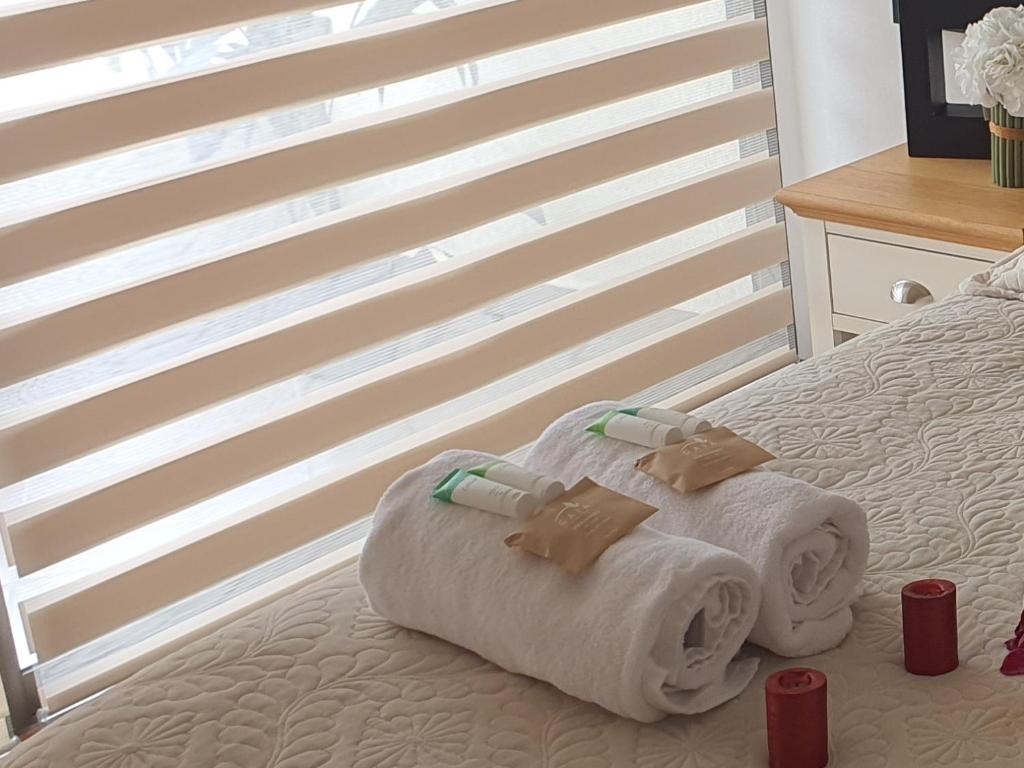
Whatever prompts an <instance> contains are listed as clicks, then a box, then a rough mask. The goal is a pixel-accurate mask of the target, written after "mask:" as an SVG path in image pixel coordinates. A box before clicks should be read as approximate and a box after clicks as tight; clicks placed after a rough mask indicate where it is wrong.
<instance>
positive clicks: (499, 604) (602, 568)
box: [359, 451, 759, 722]
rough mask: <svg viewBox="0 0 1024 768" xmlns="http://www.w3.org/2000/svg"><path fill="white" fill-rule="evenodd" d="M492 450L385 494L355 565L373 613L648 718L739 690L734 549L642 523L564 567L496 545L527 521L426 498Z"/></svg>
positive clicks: (748, 608)
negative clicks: (576, 569)
mask: <svg viewBox="0 0 1024 768" xmlns="http://www.w3.org/2000/svg"><path fill="white" fill-rule="evenodd" d="M489 459H493V457H492V456H487V455H485V454H480V453H471V452H467V451H448V452H446V453H443V454H441V455H440V456H438V457H437V458H435V459H433V460H432V461H430V462H429V463H428V464H426V465H424V466H422V467H420V468H418V469H415V470H413V471H411V472H409V473H407V474H406V475H404V476H403V477H401V478H400V479H399V480H398V481H396V482H395V483H394V484H393V485H392V486H391V488H389V489H388V491H387V493H385V494H384V497H383V498H382V499H381V501H380V504H379V505H378V507H377V511H376V514H375V516H374V519H373V530H372V531H371V533H370V536H369V538H368V539H367V541H366V546H365V548H364V549H363V554H362V557H361V559H360V566H359V575H360V579H361V580H362V583H363V588H364V589H365V590H366V594H367V596H368V597H369V600H370V604H371V606H372V607H373V609H374V610H375V611H377V612H378V613H379V614H380V615H382V616H384V617H385V618H387V619H390V620H391V621H393V622H395V623H396V624H400V625H402V626H405V627H410V628H412V629H417V630H420V631H422V632H427V633H430V634H432V635H436V636H437V637H440V638H442V639H444V640H448V641H449V642H452V643H455V644H456V645H461V646H463V647H465V648H468V649H469V650H471V651H473V652H474V653H477V654H478V655H480V656H482V657H484V658H485V659H488V660H490V661H492V662H494V663H495V664H498V665H499V666H501V667H504V668H505V669H507V670H509V671H511V672H516V673H521V674H524V675H529V676H531V677H535V678H538V679H540V680H545V681H547V682H549V683H551V684H552V685H554V686H556V687H558V688H560V689H561V690H563V691H565V692H566V693H568V694H571V695H573V696H576V697H577V698H580V699H584V700H586V701H591V702H594V703H596V704H599V705H601V706H602V707H604V708H605V709H608V710H610V711H612V712H616V713H618V714H620V715H623V716H625V717H629V718H632V719H634V720H639V721H642V722H653V721H655V720H660V719H661V718H663V717H665V716H666V715H670V714H694V713H698V712H704V711H707V710H709V709H711V708H713V707H715V706H718V705H719V704H722V703H723V702H725V701H728V700H729V699H731V698H733V697H734V696H736V695H738V694H739V693H740V692H741V691H743V689H744V688H745V687H746V686H747V684H748V683H749V682H750V680H751V678H752V677H753V675H754V673H755V671H756V669H757V660H756V659H754V658H748V659H743V660H735V659H734V657H735V655H736V653H737V651H738V650H739V648H740V646H741V645H742V644H743V641H744V639H745V638H746V636H747V634H748V633H749V632H750V628H751V626H753V623H754V620H755V618H756V616H757V612H758V602H759V593H758V588H757V578H756V576H755V574H754V572H753V570H752V569H751V568H750V566H749V565H747V564H746V563H745V562H744V561H743V559H742V558H740V557H738V556H737V555H735V554H733V553H732V552H727V551H725V550H723V549H720V548H718V547H715V546H712V545H710V544H705V543H703V542H698V541H693V540H691V539H685V538H678V537H675V536H668V535H666V534H663V533H659V532H657V531H653V530H651V529H649V528H647V527H646V526H644V525H640V526H639V527H637V528H636V529H635V530H634V531H632V532H631V533H629V534H627V535H626V536H624V537H623V538H622V539H620V540H619V541H617V542H616V543H614V544H612V545H611V546H610V547H609V548H608V549H607V550H606V551H605V552H604V553H603V554H602V555H601V556H600V557H599V558H598V559H597V560H596V561H595V562H594V564H593V565H592V566H590V568H588V569H587V570H586V571H584V572H583V573H582V574H580V575H579V576H575V577H573V576H569V575H567V574H566V573H565V572H564V571H563V570H562V569H561V568H560V567H559V566H558V565H556V564H555V563H552V562H550V561H548V560H545V559H543V558H540V557H536V556H533V555H529V554H527V553H524V552H522V551H520V550H517V549H510V548H508V547H506V546H505V545H504V543H503V540H504V538H505V537H506V536H508V535H509V534H511V533H513V532H515V531H516V530H518V529H519V527H520V525H521V523H519V522H517V521H515V520H510V519H508V518H504V517H499V516H497V515H491V514H486V513H483V512H479V511H477V510H473V509H470V508H469V507H464V506H461V505H458V504H447V503H445V502H441V501H436V500H434V499H431V498H430V492H431V490H432V489H433V487H434V485H435V484H436V483H437V481H438V480H439V479H440V478H442V477H444V475H446V474H447V473H448V472H449V471H450V470H451V469H452V468H454V467H472V466H474V465H477V464H480V463H482V462H483V461H486V460H489Z"/></svg>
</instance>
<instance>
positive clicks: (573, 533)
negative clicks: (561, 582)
mask: <svg viewBox="0 0 1024 768" xmlns="http://www.w3.org/2000/svg"><path fill="white" fill-rule="evenodd" d="M657 511H658V510H657V509H656V508H655V507H652V506H649V505H647V504H643V503H641V502H639V501H636V500H635V499H631V498H629V497H628V496H623V495H622V494H619V493H615V492H614V491H610V490H608V489H607V488H603V487H602V486H600V485H598V484H597V483H595V482H594V481H593V480H591V479H590V478H584V479H583V480H581V481H580V482H578V483H577V484H576V485H574V486H573V487H572V488H570V489H569V490H568V491H566V492H565V493H563V494H562V495H561V496H559V497H558V498H557V499H555V500H554V501H552V502H550V503H549V504H546V505H545V506H544V507H543V508H542V509H541V510H540V511H539V512H538V513H537V514H535V515H534V516H533V517H531V518H530V519H529V520H527V521H526V524H525V525H524V526H523V530H521V531H518V532H516V533H513V534H512V535H510V536H508V537H507V538H506V539H505V544H506V545H507V546H509V547H518V548H520V549H522V550H524V551H526V552H530V553H531V554H534V555H538V556H540V557H543V558H546V559H547V560H551V561H552V562H555V563H558V564H559V565H560V566H562V568H564V569H565V570H566V571H568V572H569V573H570V574H572V575H574V576H575V575H578V574H580V573H582V572H583V571H584V570H586V569H587V567H588V566H589V565H590V564H591V563H593V562H594V561H595V560H596V559H597V558H598V557H599V556H600V555H601V553H602V552H604V551H605V550H606V549H608V547H610V546H611V545H612V544H614V543H615V542H616V541H618V540H619V539H621V538H622V537H623V536H625V535H626V534H627V533H629V532H630V531H632V530H633V529H634V528H636V527H637V526H638V525H640V523H642V522H643V521H644V520H646V519H647V518H648V517H650V516H651V515H653V514H654V513H655V512H657Z"/></svg>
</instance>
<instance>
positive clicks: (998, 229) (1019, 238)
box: [777, 145, 1024, 251]
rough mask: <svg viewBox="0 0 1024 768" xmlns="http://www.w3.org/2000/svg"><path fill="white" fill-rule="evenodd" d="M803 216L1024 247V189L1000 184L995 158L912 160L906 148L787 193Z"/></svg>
mask: <svg viewBox="0 0 1024 768" xmlns="http://www.w3.org/2000/svg"><path fill="white" fill-rule="evenodd" d="M777 199H778V201H779V202H780V203H782V204H783V205H785V206H787V207H789V208H792V209H793V211H795V212H796V213H797V214H799V215H800V216H804V217H806V218H809V219H823V220H827V221H834V222H837V223H841V224H852V225H854V226H859V227H868V228H870V229H882V230H886V231H889V232H898V233H901V234H905V235H915V236H918V237H927V238H931V239H933V240H944V241H947V242H953V243H962V244H964V245H974V246H979V247H981V248H992V249H994V250H998V251H1013V250H1015V249H1017V248H1019V247H1021V246H1022V245H1024V189H1003V188H1001V187H997V186H995V185H994V184H993V183H992V166H991V163H990V162H989V161H988V160H946V159H934V158H918V157H909V156H908V155H907V148H906V145H901V146H898V147H893V148H892V149H887V150H886V151H884V152H880V153H879V154H877V155H872V156H871V157H866V158H864V159H863V160H858V161H857V162H855V163H851V164H850V165H846V166H843V167H842V168H837V169H835V170H834V171H829V172H828V173H823V174H822V175H821V176H815V177H814V178H811V179H807V180H806V181H801V182H799V183H797V184H793V185H792V186H789V187H786V188H785V189H783V190H781V191H780V192H779V193H778V195H777Z"/></svg>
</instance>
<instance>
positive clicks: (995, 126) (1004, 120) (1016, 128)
mask: <svg viewBox="0 0 1024 768" xmlns="http://www.w3.org/2000/svg"><path fill="white" fill-rule="evenodd" d="M989 127H990V129H991V132H992V181H993V182H995V183H996V184H998V185H999V186H1000V187H1024V117H1014V116H1013V115H1011V114H1010V113H1009V112H1007V111H1006V108H1005V107H1003V105H1002V104H996V105H995V106H994V107H992V113H991V117H990V119H989Z"/></svg>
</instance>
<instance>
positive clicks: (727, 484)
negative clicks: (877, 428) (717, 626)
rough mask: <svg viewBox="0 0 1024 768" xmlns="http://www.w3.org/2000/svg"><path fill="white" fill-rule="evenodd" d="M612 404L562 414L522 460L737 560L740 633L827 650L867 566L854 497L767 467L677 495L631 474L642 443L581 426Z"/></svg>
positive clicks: (842, 628) (759, 640)
mask: <svg viewBox="0 0 1024 768" xmlns="http://www.w3.org/2000/svg"><path fill="white" fill-rule="evenodd" d="M618 407H621V404H620V403H613V402H601V403H594V404H592V405H587V406H584V407H583V408H580V409H578V410H576V411H573V412H571V413H569V414H566V415H565V416H563V417H562V418H561V419H559V420H558V421H556V422H555V423H554V424H552V425H551V426H550V427H548V429H547V430H546V431H545V432H544V434H543V435H541V438H540V439H539V440H538V441H537V442H536V443H535V444H534V446H533V448H532V449H531V451H530V453H529V455H528V456H527V457H526V460H525V462H524V463H525V464H526V466H528V467H530V468H531V469H533V470H534V471H536V472H544V473H545V474H547V475H550V476H552V477H557V478H558V479H559V480H561V481H562V482H563V483H565V484H566V486H567V487H568V486H570V485H571V484H572V483H575V482H576V481H578V480H579V479H580V478H582V477H584V476H587V477H590V478H591V479H593V480H594V481H595V482H597V483H599V484H601V485H603V486H605V487H606V488H610V489H611V490H613V491H618V492H619V493H621V494H624V495H626V496H630V497H632V498H634V499H636V500H638V501H642V502H644V503H645V504H650V505H651V506H652V507H657V508H658V512H656V513H655V514H654V515H653V516H652V517H650V518H648V520H647V522H646V523H645V524H646V525H648V526H649V527H651V528H654V529H656V530H659V531H662V532H664V533H670V534H673V535H676V536H689V537H692V538H695V539H700V540H701V541H706V542H708V543H710V544H715V545H717V546H719V547H722V548H724V549H728V550H731V551H733V552H736V553H738V554H739V555H741V556H742V557H744V558H745V559H746V560H747V561H748V562H749V563H750V564H751V565H752V566H753V567H754V570H755V571H756V572H757V574H758V577H759V579H760V582H761V595H762V597H761V613H760V616H758V619H757V623H756V624H755V625H754V629H753V631H752V632H751V635H750V640H751V642H754V643H756V644H758V645H760V646H762V647H764V648H767V649H769V650H771V651H774V652H775V653H777V654H779V655H781V656H809V655H811V654H814V653H820V652H821V651H825V650H828V649H830V648H834V647H835V646H836V645H838V644H839V643H840V642H842V640H843V638H844V637H846V635H847V633H849V631H850V628H851V627H852V625H853V612H852V611H851V609H850V606H851V604H852V603H853V601H854V600H855V599H856V597H857V594H858V589H859V585H860V581H861V577H862V576H863V575H864V568H865V566H866V565H867V556H868V530H867V520H866V518H865V515H864V511H863V510H862V509H861V508H860V507H859V506H858V505H857V504H855V503H854V502H852V501H850V500H849V499H845V498H843V497H842V496H837V495H835V494H832V493H827V492H825V491H822V490H820V489H818V488H815V487H814V486H812V485H808V484H807V483H804V482H802V481H800V480H795V479H793V478H790V477H787V476H785V475H781V474H778V473H776V472H769V471H759V470H755V471H751V472H746V473H743V474H741V475H737V476H735V477H732V478H730V479H728V480H725V481H723V482H721V483H718V484H716V485H713V486H710V487H708V488H705V489H703V490H700V491H694V492H692V493H688V494H681V493H679V492H678V491H676V490H675V489H673V488H672V487H671V486H669V485H667V484H665V483H662V482H660V481H658V480H655V479H654V478H652V477H650V476H648V475H646V474H644V473H643V472H640V471H639V470H637V469H636V468H635V467H634V462H635V461H636V459H638V458H640V457H641V456H644V455H646V454H648V453H650V449H649V448H642V447H640V446H635V445H630V444H628V443H623V442H621V441H619V440H608V439H606V438H602V437H599V436H597V435H594V434H592V433H589V432H586V431H585V428H586V426H587V425H588V424H590V423H591V422H592V421H593V420H594V419H595V418H597V417H599V416H600V415H601V414H603V413H605V412H606V411H608V410H609V409H610V408H618Z"/></svg>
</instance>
